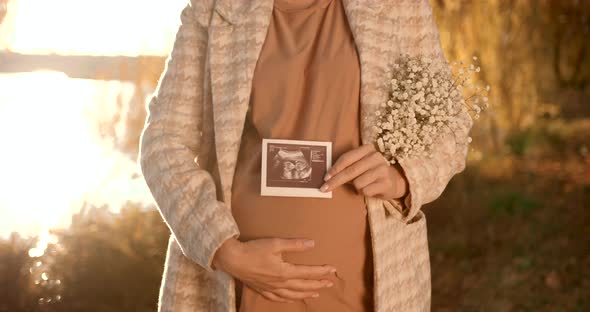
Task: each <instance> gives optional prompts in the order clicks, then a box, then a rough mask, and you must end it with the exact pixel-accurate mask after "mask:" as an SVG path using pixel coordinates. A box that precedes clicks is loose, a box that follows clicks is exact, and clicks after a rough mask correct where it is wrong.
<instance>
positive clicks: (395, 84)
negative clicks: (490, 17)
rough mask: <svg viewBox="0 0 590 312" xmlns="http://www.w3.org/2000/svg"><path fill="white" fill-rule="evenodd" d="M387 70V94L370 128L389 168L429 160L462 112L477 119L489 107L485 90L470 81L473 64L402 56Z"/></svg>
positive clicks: (458, 140) (457, 123) (477, 69)
mask: <svg viewBox="0 0 590 312" xmlns="http://www.w3.org/2000/svg"><path fill="white" fill-rule="evenodd" d="M473 61H474V62H475V61H477V57H473ZM444 66H448V70H445V67H444ZM390 69H391V71H390V73H389V74H390V77H388V80H387V82H386V83H387V85H388V89H389V96H388V99H387V100H386V101H385V102H383V103H381V105H380V109H378V110H377V111H376V112H375V114H376V115H377V116H376V119H377V120H376V124H375V125H374V126H373V128H374V131H376V132H377V135H376V138H375V140H376V141H375V143H376V145H377V147H378V150H379V151H380V152H381V153H382V154H383V155H384V156H385V158H386V159H387V160H388V161H389V162H390V163H391V164H395V163H396V162H399V161H400V160H401V159H403V158H406V157H411V156H427V157H432V154H431V148H432V144H434V143H435V142H436V139H437V138H438V137H439V136H441V135H444V134H445V133H448V132H450V133H452V134H454V133H455V130H456V129H459V127H460V123H461V122H462V121H461V119H460V118H459V114H460V113H461V112H462V110H465V109H467V110H468V111H469V112H470V115H473V118H475V119H478V118H479V115H480V113H481V112H482V111H484V110H485V109H487V108H488V107H489V105H488V97H487V95H488V93H489V90H490V86H486V87H485V88H482V87H480V86H477V85H475V84H474V83H472V82H470V78H471V75H472V74H473V73H475V72H480V67H479V66H477V65H476V64H475V63H471V64H469V65H465V64H464V62H463V61H460V62H459V63H457V62H453V63H452V64H449V65H447V64H442V63H439V62H434V61H432V60H431V59H429V58H426V57H422V56H420V55H418V56H410V55H408V54H403V55H400V57H399V58H398V59H397V60H396V62H395V63H394V64H393V65H392V67H391V68H390ZM465 93H469V94H468V95H466V94H465ZM470 142H471V137H467V138H463V139H461V138H456V143H457V144H469V143H470Z"/></svg>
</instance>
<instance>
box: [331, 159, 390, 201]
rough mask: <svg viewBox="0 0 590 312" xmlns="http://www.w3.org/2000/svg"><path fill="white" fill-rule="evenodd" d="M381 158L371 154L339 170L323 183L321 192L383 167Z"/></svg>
mask: <svg viewBox="0 0 590 312" xmlns="http://www.w3.org/2000/svg"><path fill="white" fill-rule="evenodd" d="M382 158H383V156H382V155H381V153H379V152H371V153H369V154H367V155H366V156H365V157H363V158H361V159H360V160H358V161H357V162H355V163H353V164H352V165H350V166H348V167H346V168H344V169H342V170H340V172H338V173H337V174H336V175H334V176H333V177H331V178H330V179H329V180H328V181H326V182H325V183H324V185H323V186H322V188H320V190H322V191H323V192H329V191H331V190H333V189H335V188H337V187H338V186H340V185H342V184H344V183H347V182H349V181H352V180H354V179H355V178H357V177H358V176H360V175H361V174H363V173H364V172H365V171H367V170H369V169H371V168H374V167H377V166H381V165H383V159H382Z"/></svg>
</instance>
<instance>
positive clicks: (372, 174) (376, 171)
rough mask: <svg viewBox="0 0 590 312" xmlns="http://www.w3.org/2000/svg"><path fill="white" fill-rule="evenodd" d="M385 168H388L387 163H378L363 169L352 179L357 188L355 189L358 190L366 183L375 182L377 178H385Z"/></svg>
mask: <svg viewBox="0 0 590 312" xmlns="http://www.w3.org/2000/svg"><path fill="white" fill-rule="evenodd" d="M387 168H388V166H387V165H380V166H377V167H373V168H371V169H369V170H367V171H365V172H364V173H363V174H361V175H360V176H358V177H357V178H355V179H354V180H353V181H352V184H353V185H354V187H355V188H356V189H357V191H360V190H361V189H363V188H364V187H366V186H367V185H369V184H371V183H373V182H377V180H379V179H384V178H386V177H387V173H388V172H387Z"/></svg>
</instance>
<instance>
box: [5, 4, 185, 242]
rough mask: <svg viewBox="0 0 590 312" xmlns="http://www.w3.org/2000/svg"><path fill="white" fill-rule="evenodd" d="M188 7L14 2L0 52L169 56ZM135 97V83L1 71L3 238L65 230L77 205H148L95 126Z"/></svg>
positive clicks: (130, 165)
mask: <svg viewBox="0 0 590 312" xmlns="http://www.w3.org/2000/svg"><path fill="white" fill-rule="evenodd" d="M187 1H188V0H160V1H146V0H125V1H119V0H102V1H80V0H51V1H47V0H10V1H9V2H8V14H7V15H6V18H5V20H4V22H3V23H2V24H0V51H1V50H6V51H12V52H16V53H21V54H34V55H43V54H61V55H109V56H112V55H126V56H137V55H160V56H166V54H167V53H169V50H170V48H171V47H172V44H173V41H174V37H175V33H176V31H177V27H178V25H179V23H180V12H181V10H182V8H183V7H184V5H185V4H186V3H187ZM0 57H1V56H0ZM1 63H2V60H1V59H0V65H1ZM0 68H1V67H0ZM90 78H92V77H90ZM134 92H135V86H134V85H133V84H132V83H128V82H121V81H99V80H93V79H71V78H69V77H67V76H66V75H65V74H63V73H61V72H54V71H37V72H23V73H1V72H0V144H1V146H2V147H1V153H0V190H2V191H1V192H0V236H5V235H7V234H9V233H10V232H12V231H18V232H20V233H21V234H25V235H35V234H37V235H41V236H43V233H47V230H48V229H50V228H55V227H63V226H67V225H68V224H69V221H70V220H71V215H72V213H74V212H77V211H78V210H79V209H80V207H81V205H82V202H83V201H88V202H90V203H92V204H95V205H101V204H108V205H109V206H110V207H111V209H113V210H117V209H118V207H120V206H121V204H122V203H123V202H125V201H126V200H133V201H139V202H144V203H148V202H149V203H151V200H152V199H151V195H150V194H149V191H148V189H147V187H146V186H145V183H144V182H143V180H142V179H140V178H139V179H137V178H135V179H133V178H132V177H134V176H137V174H138V173H139V168H138V167H137V164H136V163H135V162H134V161H132V160H131V159H130V158H129V156H127V155H123V154H121V153H120V152H118V151H117V149H116V148H115V147H114V144H113V142H111V141H109V140H105V139H103V138H101V137H100V136H99V135H98V129H97V123H98V122H99V121H103V120H109V118H110V117H112V116H113V115H115V114H117V113H120V110H121V107H118V106H117V99H118V97H120V100H121V101H122V103H123V105H127V104H128V103H129V101H130V99H131V96H132V95H133V93H134ZM143 96H145V94H143ZM116 126H117V127H116V129H117V131H119V130H120V129H121V127H120V126H122V125H116ZM123 126H124V125H123ZM43 248H44V247H43V246H40V247H39V248H38V249H39V250H36V251H35V250H33V251H32V252H33V253H35V252H37V253H38V252H42V250H41V249H43Z"/></svg>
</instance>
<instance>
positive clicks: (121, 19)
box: [0, 0, 188, 56]
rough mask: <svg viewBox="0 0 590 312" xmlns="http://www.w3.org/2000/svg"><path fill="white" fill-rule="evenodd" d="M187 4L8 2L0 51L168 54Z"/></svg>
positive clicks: (171, 0) (181, 0)
mask: <svg viewBox="0 0 590 312" xmlns="http://www.w3.org/2000/svg"><path fill="white" fill-rule="evenodd" d="M187 1H188V0H159V1H146V0H124V1H121V0H101V1H80V0H51V1H48V0H10V2H9V3H8V15H7V17H6V21H5V22H4V23H3V24H2V25H0V49H9V50H12V51H18V52H20V53H29V54H46V53H57V54H85V55H129V56H136V55H140V54H143V55H164V54H166V53H167V52H168V50H169V48H170V46H171V45H172V42H173V40H174V33H175V32H176V28H177V26H178V24H179V23H180V12H181V10H182V7H183V6H184V5H185V3H187Z"/></svg>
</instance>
